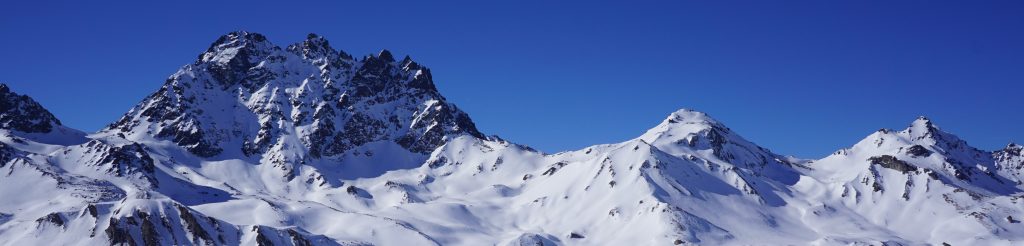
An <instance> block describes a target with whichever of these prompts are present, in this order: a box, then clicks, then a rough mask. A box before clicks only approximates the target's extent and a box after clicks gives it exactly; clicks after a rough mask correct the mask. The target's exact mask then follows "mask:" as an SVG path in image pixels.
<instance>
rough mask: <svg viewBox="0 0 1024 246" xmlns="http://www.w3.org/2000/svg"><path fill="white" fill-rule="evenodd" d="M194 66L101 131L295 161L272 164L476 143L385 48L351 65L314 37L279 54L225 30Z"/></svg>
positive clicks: (408, 65)
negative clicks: (370, 150)
mask: <svg viewBox="0 0 1024 246" xmlns="http://www.w3.org/2000/svg"><path fill="white" fill-rule="evenodd" d="M200 58H201V59H200V60H199V61H197V62H196V63H195V64H193V65H187V66H185V67H182V68H181V69H180V70H179V71H178V72H177V73H175V74H174V75H172V76H171V77H170V78H169V79H168V80H167V82H166V83H165V85H164V86H163V87H162V88H161V89H160V90H158V91H157V92H156V93H154V94H153V95H151V96H150V97H149V98H147V99H146V100H145V101H143V102H141V103H139V104H138V105H137V106H136V107H135V108H134V109H133V110H132V111H131V112H129V113H128V114H126V115H125V116H124V117H123V118H122V119H121V120H120V121H118V122H116V123H114V124H112V125H111V126H110V127H109V128H108V129H109V130H113V131H118V132H122V133H126V134H124V135H127V136H151V137H154V138H157V139H167V140H172V141H174V142H176V143H177V144H178V145H179V146H182V147H184V148H186V149H188V150H189V151H190V152H192V153H193V154H196V155H199V156H203V157H212V156H215V155H219V154H221V153H224V152H225V151H227V152H235V153H239V152H240V153H239V154H243V155H246V156H254V155H263V154H267V153H270V152H275V151H277V152H281V151H286V150H287V151H289V152H291V153H292V154H289V155H276V156H279V157H280V156H289V157H288V158H285V159H288V160H284V159H281V158H275V159H276V160H277V161H276V162H279V163H285V162H290V161H296V162H300V161H301V159H303V158H306V157H305V156H309V157H313V158H320V157H331V156H338V155H341V154H344V153H345V152H347V151H349V150H353V149H355V148H358V147H359V146H362V145H364V144H368V143H372V142H381V141H389V142H393V143H395V144H398V145H400V146H402V147H403V148H405V149H407V150H409V151H411V152H414V153H428V152H430V151H431V150H433V149H434V148H436V147H438V146H440V145H442V144H443V143H444V142H445V141H446V139H450V138H451V137H453V136H457V135H461V134H468V135H471V136H475V137H481V138H482V137H483V134H480V133H479V132H478V131H477V130H476V127H475V126H474V124H473V123H472V121H471V120H470V119H469V117H468V115H466V114H465V113H464V112H462V111H461V110H459V109H458V108H457V107H456V106H455V105H453V104H450V103H448V102H447V101H446V99H445V98H444V97H443V96H442V95H441V94H440V93H439V92H438V91H437V89H436V88H435V86H434V84H433V78H432V77H431V74H430V71H429V70H428V69H427V68H426V67H423V66H422V65H419V64H416V63H415V62H414V61H412V60H411V59H405V60H403V61H402V62H401V63H398V62H396V61H395V60H394V57H393V55H392V54H391V53H390V52H389V51H387V50H384V51H381V52H380V53H379V54H377V55H376V56H373V55H371V56H367V58H366V59H363V60H361V61H356V60H352V59H351V57H350V56H348V55H347V54H345V53H344V52H340V51H337V50H335V49H334V48H332V47H331V46H330V44H329V42H328V41H327V40H326V39H325V38H323V37H321V36H319V35H316V34H310V35H307V37H306V39H305V40H304V41H302V42H300V43H297V44H293V45H290V46H288V48H287V49H285V50H282V49H280V48H279V47H277V46H274V45H273V44H271V43H270V42H269V41H267V40H266V38H265V37H263V36H262V35H259V34H255V33H248V32H232V33H229V34H226V35H224V36H222V37H220V38H219V39H218V40H217V41H215V42H214V43H213V45H211V47H210V49H208V50H207V51H206V52H204V53H203V54H202V55H200ZM211 85H220V86H211ZM134 133H144V134H141V135H139V134H134ZM282 136H298V138H297V140H298V142H297V143H294V142H292V141H295V139H296V138H292V137H287V138H284V137H282ZM295 148H298V149H297V150H296V149H295ZM288 149H290V150H288ZM296 153H297V154H296ZM282 158H283V157H282Z"/></svg>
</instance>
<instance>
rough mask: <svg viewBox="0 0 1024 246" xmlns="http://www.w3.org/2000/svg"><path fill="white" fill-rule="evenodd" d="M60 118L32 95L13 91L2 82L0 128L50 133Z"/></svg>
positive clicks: (58, 124)
mask: <svg viewBox="0 0 1024 246" xmlns="http://www.w3.org/2000/svg"><path fill="white" fill-rule="evenodd" d="M60 125H61V123H60V120H58V119H57V117H55V116H53V114H51V113H50V111H47V110H46V109H45V108H43V106H42V105H39V103H38V102H36V101H35V100H33V99H32V98H31V97H28V96H25V95H19V94H18V93H15V92H13V91H11V88H10V87H8V86H7V85H6V84H3V83H0V128H2V129H10V130H15V131H20V132H26V133H48V132H50V131H53V129H54V127H56V126H60Z"/></svg>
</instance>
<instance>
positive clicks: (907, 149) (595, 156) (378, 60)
mask: <svg viewBox="0 0 1024 246" xmlns="http://www.w3.org/2000/svg"><path fill="white" fill-rule="evenodd" d="M0 106H3V107H0V123H2V125H0V126H2V130H0V171H3V172H0V197H4V199H3V202H0V239H3V240H0V244H3V245H25V244H28V245H41V244H44V245H45V244H48V245H98V244H100V245H102V244H110V245H239V244H241V245H371V244H372V245H623V244H642V245H923V244H933V245H942V244H943V243H946V244H950V245H1014V244H1020V243H1021V242H1022V241H1024V225H1022V224H1021V223H1020V221H1019V220H1020V219H1021V218H1022V217H1024V213H1022V211H1024V205H1022V202H1024V191H1022V189H1024V185H1022V178H1024V176H1022V171H1024V170H1022V168H1024V155H1022V151H1021V150H1022V147H1021V146H1019V145H1015V144H1010V145H1008V146H1007V147H1006V148H1005V149H1002V150H997V151H991V152H990V151H984V150H978V149H976V148H973V147H970V146H969V145H968V144H967V143H966V142H965V141H963V140H961V139H959V138H958V137H956V136H955V135H953V134H950V133H946V132H943V131H942V130H940V128H939V127H938V126H936V125H935V124H934V123H933V122H931V121H930V120H928V119H925V118H920V119H918V120H916V121H914V122H913V123H912V124H911V126H910V127H908V128H907V129H905V130H902V131H895V130H880V131H878V132H875V133H873V134H871V135H869V136H868V137H867V138H865V139H864V140H862V141H860V142H858V143H856V144H855V145H853V146H852V147H850V148H847V149H843V150H839V151H837V152H836V153H835V154H833V155H830V156H828V157H825V158H822V159H819V160H802V159H797V158H793V157H787V156H783V155H779V154H776V153H773V152H771V151H770V150H768V149H765V148H763V147H760V146H758V145H757V144H755V143H754V142H751V141H749V140H746V139H744V138H743V137H741V136H740V135H739V134H738V133H736V132H733V131H732V130H731V129H729V128H728V127H726V126H725V125H724V124H723V123H721V122H719V121H717V120H715V119H713V118H711V117H710V116H708V115H707V114H705V113H701V112H697V111H693V110H687V109H683V110H679V111H676V112H673V113H671V114H670V115H669V116H668V117H667V118H666V119H665V120H664V121H662V122H661V123H660V124H658V125H656V126H654V127H653V128H651V129H650V130H648V131H647V132H645V133H642V134H640V136H639V137H637V138H635V139H632V140H629V141H625V142H622V143H615V144H603V145H595V146H591V147H587V148H584V149H581V150H576V151H568V152H562V153H555V154H547V153H541V152H538V151H536V150H533V149H531V148H529V147H526V146H523V145H518V144H515V143H511V142H508V141H505V140H503V139H501V138H498V137H496V136H485V135H484V134H482V133H480V132H479V131H477V130H476V127H475V125H474V124H473V122H472V120H471V119H470V118H469V116H468V115H466V114H465V113H464V112H462V111H460V110H459V109H458V107H456V106H455V105H454V104H451V103H449V102H447V101H446V99H445V98H444V97H443V96H441V94H440V92H438V91H437V89H436V88H435V87H434V84H433V80H432V78H431V76H430V70H429V69H427V68H426V67H424V66H422V65H419V64H417V63H416V62H414V61H412V60H411V59H409V58H408V57H406V58H405V59H402V60H396V59H394V57H392V55H391V54H390V53H389V52H387V51H382V52H380V53H379V54H377V55H370V56H365V57H363V58H361V59H356V58H353V57H352V56H351V55H348V54H346V53H344V52H342V51H338V50H335V49H333V48H331V47H330V45H329V43H328V41H327V40H325V39H324V38H323V37H320V36H317V35H315V34H310V35H309V36H308V37H307V39H306V40H304V41H302V42H300V43H297V44H293V45H289V46H287V47H285V48H281V47H278V46H275V45H273V44H272V43H270V41H269V40H267V38H266V37H264V36H262V35H260V34H256V33H249V32H232V33H229V34H227V35H224V36H222V37H221V38H219V39H218V40H217V41H215V42H214V43H213V44H212V45H211V46H210V47H209V49H207V51H205V52H203V53H202V54H200V55H199V58H198V59H197V61H196V62H195V63H192V64H188V65H185V66H184V67H182V68H181V69H179V70H178V71H177V72H176V73H174V74H173V75H172V76H170V77H169V78H168V79H167V80H166V81H165V83H164V85H163V86H162V87H161V88H160V89H159V90H158V91H157V92H155V93H153V94H152V95H150V96H149V97H147V98H146V99H144V100H143V101H142V102H140V103H139V104H138V105H137V106H135V107H134V108H132V109H131V110H130V111H129V112H128V113H126V114H125V116H124V117H122V118H121V119H120V120H117V121H116V122H114V123H112V124H111V125H110V126H108V127H107V128H105V129H103V130H101V131H99V132H97V133H93V134H91V135H88V136H86V135H85V134H84V133H81V132H80V131H76V130H73V129H69V128H66V127H63V126H61V125H60V122H59V120H57V118H56V117H54V116H53V115H52V114H50V113H49V112H47V111H46V110H45V109H43V108H42V106H40V105H38V103H35V102H34V101H32V100H31V98H28V97H26V96H22V95H18V94H15V93H13V92H11V91H10V89H9V88H7V86H5V85H0Z"/></svg>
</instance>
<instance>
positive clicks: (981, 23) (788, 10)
mask: <svg viewBox="0 0 1024 246" xmlns="http://www.w3.org/2000/svg"><path fill="white" fill-rule="evenodd" d="M96 2H98V1H76V2H49V1H18V2H8V3H5V4H4V7H3V8H0V36H2V38H0V54H2V59H0V67H3V69H2V70H0V81H2V82H5V83H8V84H9V85H10V86H11V87H13V88H14V89H15V90H16V91H19V92H21V93H24V94H28V95H30V96H32V97H34V98H36V99H37V100H38V101H40V102H41V103H42V104H43V105H44V106H46V107H47V108H49V109H50V110H51V111H53V112H54V114H56V115H57V116H58V117H59V118H61V119H62V120H63V121H64V123H65V124H66V125H69V126H72V127H75V128H78V129H83V130H87V131H93V130H97V129H99V128H101V127H102V126H104V125H106V124H108V123H110V122H112V121H115V120H116V119H117V118H119V117H120V116H121V114H123V113H124V112H126V111H127V110H128V109H129V108H130V107H131V106H132V105H134V104H135V103H137V102H138V101H140V100H141V99H142V98H144V97H145V96H146V95H148V94H149V93H151V92H153V91H155V90H156V89H157V88H158V87H159V86H160V84H161V83H162V82H163V81H164V79H165V78H166V77H167V76H168V75H170V74H171V73H173V72H174V71H175V70H177V68H178V67H180V66H182V65H184V64H187V63H190V62H192V61H193V60H194V59H195V57H196V56H197V55H198V54H199V53H200V52H202V51H203V50H205V49H206V47H207V46H208V45H209V44H210V43H211V42H213V41H214V40H215V39H216V38H217V37H218V36H220V35H222V34H224V33H227V32H230V31H233V30H248V31H254V32H259V33H263V34H265V35H267V36H268V37H269V38H270V40H271V41H272V42H274V43H275V44H277V45H281V46H284V45H287V44H290V43H294V42H298V41H300V40H302V39H303V38H304V37H305V35H306V34H307V33H310V32H315V33H318V34H321V35H322V36H325V37H327V38H328V39H329V40H330V41H331V44H332V45H333V46H335V48H338V49H341V50H344V51H346V52H348V53H351V54H355V55H357V56H361V55H365V54H370V53H375V52H376V51H379V50H380V49H383V48H386V49H389V50H391V51H392V52H394V53H396V55H399V56H401V55H406V54H408V55H410V56H412V57H413V58H414V59H416V60H417V61H419V62H420V63H422V64H425V65H427V66H429V67H430V68H431V70H432V71H433V74H434V78H435V80H436V81H435V82H436V84H437V86H438V87H439V89H440V90H441V91H442V93H443V94H444V95H445V96H446V97H448V99H449V100H450V101H452V102H454V103H456V104H458V105H459V106H460V107H462V108H463V109H464V110H465V111H467V112H468V113H469V114H470V115H471V116H472V117H473V119H474V120H475V121H476V123H477V125H478V127H479V128H480V129H481V130H482V131H485V132H486V133H488V134H497V135H500V136H502V137H504V138H506V139H510V140H513V141H516V142H519V143H523V144H527V145H530V146H533V147H535V148H538V149H541V150H544V151H548V152H557V151H561V150H571V149H579V148H582V147H585V146H589V145H593V144H600V143H612V142H619V141H624V140H627V139H630V138H633V137H636V136H639V135H640V134H642V133H643V132H644V131H645V130H646V129H648V128H650V127H652V126H654V125H656V124H658V123H659V122H660V121H661V120H662V119H663V118H664V117H666V116H667V115H668V114H669V113H671V112H672V111H674V110H676V109H678V108H684V107H685V108H693V109H696V110H700V111H704V112H707V113H709V114H711V115H712V116H713V117H715V118H717V119H719V120H720V121H722V122H724V123H725V124H726V125H728V126H730V127H731V128H732V129H733V130H735V131H737V132H739V133H740V134H741V135H743V136H745V137H746V138H747V139H749V140H751V141H754V142H756V143H758V144H760V145H762V146H765V147H767V148H769V149H772V150H774V151H776V152H778V153H780V154H788V155H796V156H800V157H808V158H811V157H821V156H824V155H827V154H829V153H831V152H832V151H834V150H836V149H839V148H843V147H846V146H849V145H852V144H854V143H855V142H857V141H859V140H860V139H862V138H863V137H865V136H866V135H868V134H870V133H871V132H872V131H874V130H877V129H879V128H896V129H902V128H904V127H905V126H906V125H908V124H910V122H911V121H912V120H913V119H914V118H915V117H917V116H919V115H926V116H929V117H930V118H932V119H933V120H934V121H935V122H936V123H937V124H938V125H939V126H940V127H942V128H943V129H945V130H947V131H950V132H953V133H955V134H958V135H959V136H961V137H962V138H964V139H966V140H967V141H968V142H969V143H971V144H972V145H974V146H976V147H980V148H983V149H989V150H991V149H996V148H1001V147H1003V146H1005V144H1006V143H1008V142H1010V141H1012V140H1016V141H1018V142H1024V127H1022V126H1021V124H1020V123H1021V122H1024V114H1021V107H1022V106H1024V105H1022V104H1024V97H1022V96H1021V95H1022V94H1024V91H1022V89H1024V85H1022V84H1024V14H1021V13H1024V2H1022V1H898V3H894V2H897V1H693V2H684V1H628V3H626V2H627V1H616V2H604V1H582V2H555V1H459V2H450V1H444V2H435V1H410V2H398V1H359V2H355V1H315V2H313V1H310V2H305V1H303V2H299V1H289V2H287V3H285V2H254V1H248V2H230V1H167V2H173V3H150V2H157V1H126V2H120V3H114V2H111V3H109V4H101V3H96Z"/></svg>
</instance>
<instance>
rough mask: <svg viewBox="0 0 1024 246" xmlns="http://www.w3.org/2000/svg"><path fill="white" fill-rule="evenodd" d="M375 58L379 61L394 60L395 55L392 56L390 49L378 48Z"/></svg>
mask: <svg viewBox="0 0 1024 246" xmlns="http://www.w3.org/2000/svg"><path fill="white" fill-rule="evenodd" d="M377 59H380V60H381V61H385V62H394V61H395V57H394V56H392V55H391V51H388V50H387V49H383V50H380V53H378V54H377Z"/></svg>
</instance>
